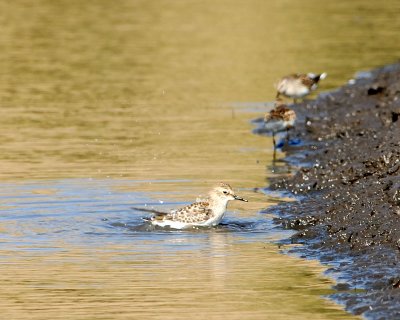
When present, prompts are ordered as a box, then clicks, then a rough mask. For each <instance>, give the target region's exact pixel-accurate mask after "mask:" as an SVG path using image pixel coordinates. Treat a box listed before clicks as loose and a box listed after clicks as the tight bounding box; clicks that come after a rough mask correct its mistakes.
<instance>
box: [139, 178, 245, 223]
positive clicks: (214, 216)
mask: <svg viewBox="0 0 400 320" xmlns="http://www.w3.org/2000/svg"><path fill="white" fill-rule="evenodd" d="M230 200H240V201H245V202H247V200H246V199H243V198H240V197H238V196H237V195H236V194H235V193H234V192H233V190H232V188H231V186H230V185H229V184H226V183H220V184H219V185H217V186H216V187H214V188H213V189H212V190H211V191H210V192H209V193H208V198H207V199H206V200H203V201H200V202H195V203H192V204H190V205H188V206H186V207H183V208H180V209H176V210H172V211H171V212H168V213H167V212H158V211H155V210H144V211H149V212H153V213H154V215H153V216H152V217H151V218H146V219H145V220H146V221H149V222H150V223H151V224H153V225H156V226H160V227H166V226H168V227H170V228H173V229H184V228H190V227H211V226H216V225H218V224H219V223H220V222H221V220H222V218H223V217H224V215H225V211H226V207H227V205H228V202H229V201H230ZM139 210H140V209H139Z"/></svg>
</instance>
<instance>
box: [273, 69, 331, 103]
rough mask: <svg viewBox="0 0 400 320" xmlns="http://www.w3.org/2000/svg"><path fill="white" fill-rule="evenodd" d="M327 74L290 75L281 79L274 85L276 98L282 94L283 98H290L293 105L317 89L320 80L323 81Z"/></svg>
mask: <svg viewBox="0 0 400 320" xmlns="http://www.w3.org/2000/svg"><path fill="white" fill-rule="evenodd" d="M326 76H327V74H326V73H325V72H324V73H321V74H314V73H307V74H297V73H296V74H291V75H288V76H286V77H283V78H282V79H280V80H279V81H278V83H277V84H276V89H277V94H276V98H279V96H280V95H281V94H282V95H284V96H285V97H288V98H292V99H293V101H294V103H296V101H297V99H302V98H304V97H305V96H307V95H309V94H310V93H311V91H314V90H316V89H317V88H318V83H319V81H320V80H322V79H325V78H326Z"/></svg>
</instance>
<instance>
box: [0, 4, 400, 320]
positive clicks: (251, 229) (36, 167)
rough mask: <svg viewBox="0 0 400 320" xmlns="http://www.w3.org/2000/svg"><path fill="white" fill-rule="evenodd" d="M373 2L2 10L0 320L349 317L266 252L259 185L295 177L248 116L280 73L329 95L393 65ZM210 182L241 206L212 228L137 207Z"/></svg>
mask: <svg viewBox="0 0 400 320" xmlns="http://www.w3.org/2000/svg"><path fill="white" fill-rule="evenodd" d="M381 5H382V6H381V7H380V8H379V10H378V11H377V8H376V4H375V3H365V1H359V0H357V1H351V2H349V1H335V2H332V3H323V4H322V3H321V2H319V1H316V0H315V1H306V2H304V1H302V2H297V1H294V0H288V1H261V0H257V1H256V0H251V1H225V0H221V1H217V2H215V1H212V2H211V1H208V0H205V1H201V2H199V1H192V0H187V1H179V0H171V1H161V0H160V1H144V0H142V1H140V0H137V1H128V0H119V1H114V2H113V4H112V5H111V4H110V2H109V1H105V0H99V1H85V2H83V1H77V0H72V1H71V0H68V1H67V0H65V1H64V0H60V1H51V0H39V1H34V2H32V1H27V0H26V1H24V0H17V1H13V2H2V3H1V4H0V24H1V26H2V33H1V37H0V43H1V46H2V50H0V70H1V72H0V112H1V120H0V121H1V125H0V145H1V152H0V178H1V180H2V182H1V185H0V209H2V213H1V216H0V234H1V238H2V239H1V243H0V259H1V261H2V264H1V265H0V268H1V270H0V274H1V276H0V277H1V282H2V284H3V286H2V287H3V290H2V291H1V292H0V294H1V299H0V308H1V310H2V315H3V317H5V318H6V317H7V318H10V319H56V318H66V317H68V318H69V319H87V318H90V319H125V318H129V319H131V318H138V317H140V318H141V319H142V318H143V319H145V318H152V319H157V318H160V319H179V318H186V317H188V316H189V315H190V317H192V318H197V319H201V318H205V317H207V318H214V319H215V318H221V317H226V316H229V317H230V318H234V319H236V318H237V319H243V318H251V319H253V318H254V319H258V318H263V319H264V318H273V319H280V318H281V319H304V318H310V317H311V316H312V318H313V319H344V318H347V317H348V318H351V316H348V315H346V314H345V313H344V312H343V311H341V310H340V307H339V306H336V305H335V304H333V303H332V302H329V301H326V300H324V299H323V298H321V295H324V294H329V293H331V290H330V286H331V282H330V281H329V280H328V279H326V278H324V277H322V276H321V275H320V272H321V271H322V270H323V269H322V268H321V266H319V265H318V264H317V263H315V262H313V261H303V260H300V259H297V258H293V257H288V256H284V255H281V254H280V253H279V248H278V247H277V246H276V245H274V244H272V243H273V241H274V240H276V239H280V238H282V237H285V236H288V235H287V234H286V233H282V232H281V231H279V230H277V229H275V228H274V227H273V225H272V224H271V217H269V216H265V215H263V214H259V211H260V210H261V209H262V208H265V207H267V206H269V205H271V204H274V203H276V202H277V201H280V200H279V199H277V198H275V197H272V196H271V195H265V194H263V193H262V192H255V191H254V190H253V188H256V187H263V186H265V184H266V181H265V177H266V176H267V177H268V176H269V175H271V174H272V171H275V172H288V171H290V168H287V167H285V165H284V164H283V163H280V162H277V163H273V162H272V144H271V141H270V139H266V138H264V137H260V136H256V135H251V134H250V132H251V129H252V126H251V124H250V120H251V119H252V118H255V117H258V116H260V115H262V114H263V112H264V111H265V110H266V108H268V107H269V106H270V105H271V103H270V101H271V100H272V99H273V97H274V91H273V83H274V81H275V80H276V79H277V78H279V77H280V76H281V75H284V74H287V73H290V72H293V71H305V72H307V71H314V72H318V71H326V72H328V74H329V76H328V78H327V79H326V80H324V82H323V84H322V88H321V89H322V90H328V89H332V88H334V87H336V86H337V85H340V84H341V83H343V82H344V81H346V80H347V79H349V78H351V77H352V76H353V73H354V72H355V71H358V70H360V69H368V68H371V67H373V66H376V65H379V64H383V63H387V62H390V61H392V60H394V59H396V58H398V56H397V53H398V52H399V50H398V49H399V46H400V44H399V43H398V42H397V41H393V39H396V37H397V34H398V31H399V29H400V28H399V27H400V22H399V21H398V19H396V17H397V15H398V12H399V6H400V5H399V3H398V2H396V1H383V2H381ZM367 31H368V32H367ZM360 48H361V49H360ZM279 155H280V156H281V154H280V153H279ZM217 181H225V182H229V183H231V184H232V185H233V186H234V187H235V188H236V189H237V191H238V193H239V194H240V195H243V196H245V197H247V198H249V200H251V201H250V202H249V203H233V204H231V205H230V210H229V212H228V214H227V217H226V219H225V220H224V223H223V225H222V226H220V227H218V228H216V229H212V230H193V231H172V230H153V229H151V228H149V227H148V226H146V225H144V224H143V222H142V220H141V217H142V216H143V213H141V212H137V211H134V210H132V209H131V207H132V206H145V205H148V206H152V207H157V208H162V209H163V210H167V209H169V208H172V207H177V206H180V205H184V204H187V203H189V202H190V201H193V200H194V199H195V198H196V197H197V196H198V195H200V194H203V195H204V194H205V193H206V192H207V190H208V188H209V187H210V185H212V184H214V183H215V182H217ZM66 315H68V316H66Z"/></svg>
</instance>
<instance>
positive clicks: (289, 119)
mask: <svg viewBox="0 0 400 320" xmlns="http://www.w3.org/2000/svg"><path fill="white" fill-rule="evenodd" d="M295 121H296V113H295V112H294V110H292V109H290V108H288V106H287V105H286V104H284V103H283V101H282V100H280V99H277V100H276V102H275V108H274V109H272V110H271V111H270V112H268V113H266V114H265V117H264V128H265V130H266V131H269V132H271V133H272V141H273V143H274V154H275V150H276V142H275V134H276V133H278V132H282V131H286V132H287V139H289V129H291V128H293V127H294V123H295Z"/></svg>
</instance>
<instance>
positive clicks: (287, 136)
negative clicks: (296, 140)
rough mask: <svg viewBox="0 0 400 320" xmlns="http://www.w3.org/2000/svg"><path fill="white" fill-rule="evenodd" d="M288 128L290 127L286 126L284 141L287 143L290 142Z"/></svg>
mask: <svg viewBox="0 0 400 320" xmlns="http://www.w3.org/2000/svg"><path fill="white" fill-rule="evenodd" d="M289 130H290V128H286V143H287V144H288V145H289V142H290V136H289Z"/></svg>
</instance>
